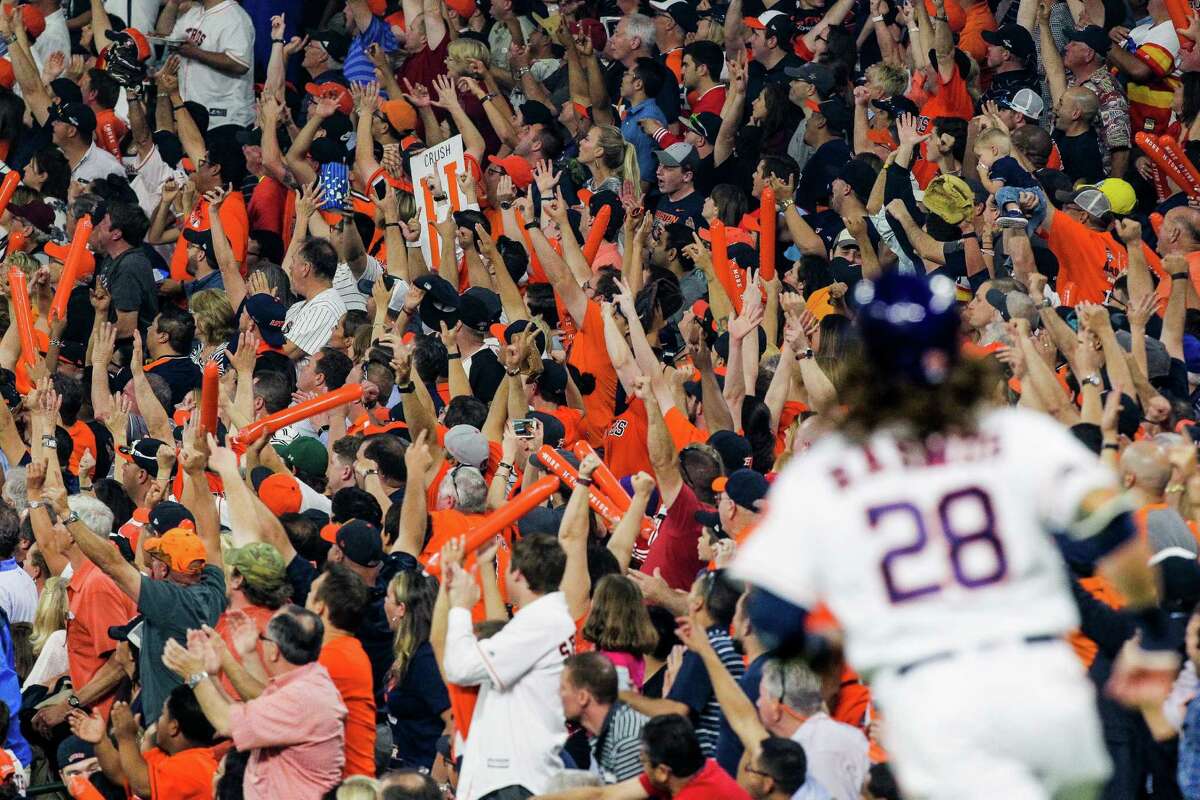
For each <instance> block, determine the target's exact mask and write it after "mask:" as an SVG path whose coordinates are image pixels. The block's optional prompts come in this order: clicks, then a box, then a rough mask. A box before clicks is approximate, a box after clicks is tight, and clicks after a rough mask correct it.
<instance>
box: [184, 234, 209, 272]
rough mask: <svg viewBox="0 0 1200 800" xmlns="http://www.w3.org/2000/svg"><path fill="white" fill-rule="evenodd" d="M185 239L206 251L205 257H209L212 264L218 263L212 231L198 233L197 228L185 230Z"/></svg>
mask: <svg viewBox="0 0 1200 800" xmlns="http://www.w3.org/2000/svg"><path fill="white" fill-rule="evenodd" d="M183 238H184V239H185V240H186V241H187V242H188V243H189V244H194V245H196V246H198V247H200V248H201V249H202V250H204V255H205V256H207V257H208V259H209V260H210V261H212V263H214V264H215V263H217V251H216V249H215V248H214V247H213V238H212V231H210V230H208V229H205V230H202V231H198V230H196V229H195V228H184V229H183Z"/></svg>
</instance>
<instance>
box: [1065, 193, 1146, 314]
mask: <svg viewBox="0 0 1200 800" xmlns="http://www.w3.org/2000/svg"><path fill="white" fill-rule="evenodd" d="M1046 245H1047V246H1048V247H1049V248H1050V251H1051V252H1052V253H1054V255H1055V257H1056V258H1058V264H1059V268H1058V295H1059V297H1060V298H1062V304H1063V305H1064V306H1073V305H1076V304H1077V303H1082V302H1084V301H1087V302H1091V303H1103V302H1104V295H1105V293H1106V292H1107V291H1108V290H1109V289H1111V288H1112V285H1113V281H1114V280H1116V278H1117V276H1118V275H1120V274H1121V273H1122V272H1124V271H1125V268H1126V267H1127V266H1129V258H1128V255H1127V254H1126V252H1125V246H1124V245H1123V244H1121V243H1120V242H1118V241H1117V240H1116V239H1114V238H1113V237H1112V235H1111V234H1109V233H1105V232H1101V231H1094V230H1092V229H1091V228H1088V227H1087V226H1085V225H1083V224H1082V223H1080V222H1077V221H1076V220H1075V219H1073V218H1072V217H1070V216H1068V215H1067V214H1065V213H1062V212H1058V213H1055V214H1054V216H1053V217H1051V219H1050V226H1049V228H1047V229H1046ZM1142 253H1143V255H1144V256H1145V257H1146V263H1147V264H1148V265H1149V267H1150V269H1152V270H1154V271H1155V272H1156V273H1158V274H1159V276H1160V277H1161V276H1162V275H1163V271H1162V262H1161V260H1160V259H1159V257H1158V255H1157V254H1156V253H1155V252H1154V251H1153V250H1151V249H1150V248H1148V247H1146V245H1145V243H1143V244H1142Z"/></svg>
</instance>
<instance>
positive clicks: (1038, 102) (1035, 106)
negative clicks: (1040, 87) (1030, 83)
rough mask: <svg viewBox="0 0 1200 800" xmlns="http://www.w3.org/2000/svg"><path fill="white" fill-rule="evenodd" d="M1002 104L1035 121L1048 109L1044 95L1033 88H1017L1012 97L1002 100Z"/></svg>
mask: <svg viewBox="0 0 1200 800" xmlns="http://www.w3.org/2000/svg"><path fill="white" fill-rule="evenodd" d="M1001 105H1003V106H1004V107H1005V108H1009V109H1012V110H1013V111H1016V112H1017V113H1018V114H1021V115H1022V116H1025V117H1029V119H1031V120H1034V121H1035V122H1036V121H1037V120H1039V119H1041V118H1042V112H1043V111H1045V110H1046V103H1045V101H1043V100H1042V96H1041V95H1040V94H1038V93H1037V92H1035V91H1033V90H1032V89H1019V90H1017V93H1016V94H1014V95H1013V96H1012V97H1011V98H1009V99H1008V100H1004V101H1001Z"/></svg>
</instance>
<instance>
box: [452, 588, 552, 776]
mask: <svg viewBox="0 0 1200 800" xmlns="http://www.w3.org/2000/svg"><path fill="white" fill-rule="evenodd" d="M574 652H575V623H574V622H573V621H572V620H571V615H570V614H569V613H568V612H567V600H566V596H565V595H564V594H563V593H562V592H552V593H551V594H547V595H543V596H542V597H539V598H538V599H537V600H534V601H533V602H532V603H529V604H528V605H526V606H523V607H522V608H521V610H520V611H518V612H517V613H516V615H515V616H514V617H513V618H512V619H511V620H510V621H509V622H508V624H507V625H505V626H504V628H503V629H502V630H501V631H500V632H499V633H497V634H496V635H495V636H493V637H491V638H490V639H484V640H482V641H480V640H478V639H476V638H475V633H474V631H473V625H472V623H471V611H470V609H466V608H454V609H451V610H450V617H449V622H448V624H447V630H446V658H445V665H444V668H445V672H446V680H447V681H448V682H450V683H456V684H458V685H459V686H479V700H478V702H477V703H476V704H475V713H474V715H473V716H472V717H471V733H470V735H468V737H467V744H466V747H465V749H464V750H463V766H462V772H461V773H460V774H459V779H458V791H457V794H456V796H457V797H459V798H460V800H478V798H480V797H483V796H484V795H486V794H488V793H489V792H493V791H495V790H497V789H500V788H503V787H505V786H512V785H514V784H515V785H519V786H524V787H525V788H526V789H528V790H529V791H531V792H533V793H534V794H540V793H542V792H544V791H546V788H547V786H548V784H549V781H550V779H551V778H552V777H553V776H554V775H556V774H558V773H559V772H561V771H562V759H561V758H560V757H559V755H558V754H559V751H560V750H561V749H562V745H563V743H564V742H565V741H566V739H567V732H566V721H565V719H564V718H563V710H562V701H561V699H560V698H559V695H558V686H559V678H560V677H561V675H562V669H563V661H565V660H566V659H567V657H568V656H570V655H571V654H572V653H574Z"/></svg>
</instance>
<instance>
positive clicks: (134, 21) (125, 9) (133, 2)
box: [104, 0, 161, 34]
mask: <svg viewBox="0 0 1200 800" xmlns="http://www.w3.org/2000/svg"><path fill="white" fill-rule="evenodd" d="M160 5H161V3H160V2H159V0H104V10H105V11H107V12H108V13H109V14H116V15H117V16H118V17H120V18H121V19H123V20H125V24H126V25H127V26H129V27H130V28H137V29H138V30H139V31H141V32H142V33H147V34H149V33H153V32H154V24H155V22H156V21H157V20H158V7H159V6H160Z"/></svg>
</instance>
